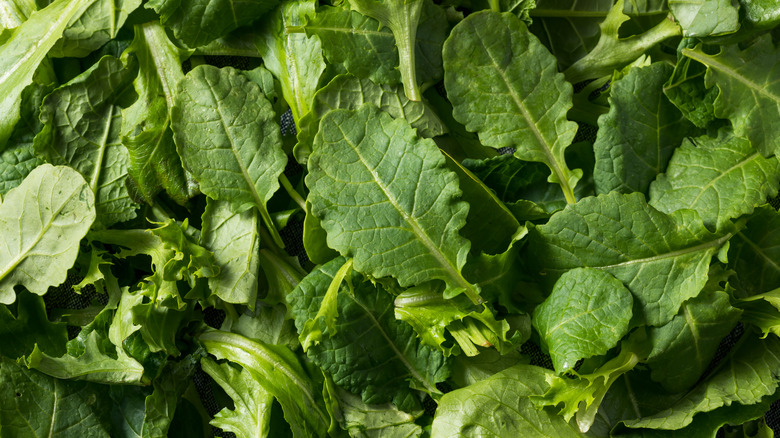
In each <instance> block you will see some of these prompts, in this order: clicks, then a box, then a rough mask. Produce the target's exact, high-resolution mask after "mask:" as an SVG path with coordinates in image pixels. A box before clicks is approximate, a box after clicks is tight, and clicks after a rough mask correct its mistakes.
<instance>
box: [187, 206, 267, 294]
mask: <svg viewBox="0 0 780 438" xmlns="http://www.w3.org/2000/svg"><path fill="white" fill-rule="evenodd" d="M257 226H258V223H257V212H256V211H255V210H247V211H244V212H242V213H236V212H235V211H233V210H232V209H231V208H230V204H228V203H227V202H225V201H214V200H212V199H208V200H207V201H206V210H205V211H204V212H203V230H202V231H201V235H200V243H201V244H202V245H203V247H204V248H206V249H208V250H209V251H211V252H213V253H214V261H215V263H216V264H217V265H219V267H220V272H219V275H217V276H216V277H211V278H209V288H210V289H211V292H212V293H213V294H214V295H216V296H218V297H219V298H221V299H222V300H224V301H226V302H228V303H234V304H245V305H247V306H249V308H250V309H254V307H255V301H256V300H257V283H258V278H259V275H258V274H259V269H260V257H259V253H258V251H259V247H260V235H259V234H258V231H257Z"/></svg>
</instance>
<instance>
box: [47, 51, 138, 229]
mask: <svg viewBox="0 0 780 438" xmlns="http://www.w3.org/2000/svg"><path fill="white" fill-rule="evenodd" d="M135 74H136V69H135V66H134V65H132V64H131V65H124V64H123V63H122V61H120V60H119V59H116V58H113V57H110V56H106V57H103V58H101V60H100V61H99V62H98V63H97V64H95V65H94V66H93V67H92V68H90V69H89V70H87V71H85V72H84V73H82V74H81V75H79V76H78V77H76V78H75V79H73V80H72V81H70V82H68V83H67V84H66V85H64V86H62V87H60V88H58V89H56V90H55V91H53V92H52V93H51V94H49V95H48V96H46V99H44V101H43V105H42V106H41V116H40V117H41V122H42V123H43V130H42V131H41V132H40V133H39V134H38V135H36V136H35V141H34V145H35V152H36V154H38V155H40V156H41V157H43V158H45V159H46V160H47V161H49V162H51V163H52V164H55V165H68V166H71V167H73V168H74V169H76V170H77V171H79V172H80V173H81V174H82V175H83V176H84V178H85V179H86V180H87V183H88V184H89V187H90V189H92V191H93V192H94V193H95V209H96V210H97V214H98V219H97V221H98V222H97V223H98V226H100V227H109V226H111V225H113V224H114V223H116V222H124V221H126V220H129V219H132V218H134V217H135V209H136V206H137V205H136V204H135V202H133V200H132V199H131V198H130V195H129V194H128V192H127V188H126V187H125V179H126V178H127V166H128V161H129V157H128V154H127V150H126V149H125V147H124V146H122V143H121V141H120V136H119V130H120V127H121V126H122V107H123V106H127V104H128V103H129V101H130V99H133V98H134V97H135V96H134V93H133V90H132V88H131V83H132V80H133V78H134V77H135Z"/></svg>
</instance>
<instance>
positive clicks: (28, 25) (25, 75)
mask: <svg viewBox="0 0 780 438" xmlns="http://www.w3.org/2000/svg"><path fill="white" fill-rule="evenodd" d="M94 1H95V0H75V1H74V0H57V1H55V2H54V3H52V4H50V5H49V6H47V7H45V8H44V9H42V10H41V11H38V12H36V13H34V14H32V15H31V16H30V18H29V19H28V20H27V21H25V22H24V23H23V24H22V25H20V26H19V27H17V28H15V29H14V30H13V31H11V32H12V33H11V34H10V36H9V37H8V39H7V40H6V41H5V42H3V44H2V45H1V46H0V71H1V72H3V73H1V74H0V89H2V90H3V93H2V97H0V150H2V149H4V148H5V143H6V141H7V140H8V137H9V136H10V135H11V132H12V131H13V129H14V126H15V125H16V122H18V121H19V104H20V102H21V99H22V91H23V90H24V88H25V87H27V85H29V84H30V83H31V82H32V80H33V74H34V73H35V70H37V69H38V66H39V65H40V64H41V62H43V60H44V59H45V58H46V54H47V53H48V52H49V50H50V49H51V48H52V47H53V46H54V44H55V43H56V42H57V40H59V39H60V37H61V36H62V32H63V31H64V30H65V28H66V27H67V25H68V23H69V22H70V20H71V19H72V18H73V17H75V16H77V15H78V14H80V13H81V12H82V11H83V10H84V9H85V8H86V7H88V6H89V5H90V4H92V2H94Z"/></svg>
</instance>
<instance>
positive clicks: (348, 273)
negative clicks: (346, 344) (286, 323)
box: [290, 257, 354, 351]
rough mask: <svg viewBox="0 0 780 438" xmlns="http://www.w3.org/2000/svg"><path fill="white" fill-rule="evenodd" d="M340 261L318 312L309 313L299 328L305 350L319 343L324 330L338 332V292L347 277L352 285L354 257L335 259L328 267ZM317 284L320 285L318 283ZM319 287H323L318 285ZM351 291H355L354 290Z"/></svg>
mask: <svg viewBox="0 0 780 438" xmlns="http://www.w3.org/2000/svg"><path fill="white" fill-rule="evenodd" d="M338 263H342V265H341V267H340V268H339V270H338V271H336V273H335V274H333V279H332V280H331V282H330V284H329V285H328V287H327V289H326V291H325V294H324V295H323V296H322V300H321V301H320V307H319V309H318V310H317V313H316V314H315V315H314V316H311V315H307V316H306V318H307V320H306V322H305V323H304V324H303V327H301V328H300V329H299V330H298V331H299V332H300V333H301V335H300V337H299V339H300V341H301V347H302V348H303V351H307V350H308V349H309V346H311V345H316V344H319V342H320V341H321V340H322V335H323V332H327V333H328V335H329V336H333V335H335V334H336V333H337V332H338V327H336V320H337V319H338V317H339V308H338V293H339V289H341V284H342V283H343V282H344V280H345V279H347V278H348V280H347V282H348V283H347V284H348V285H349V286H350V287H352V286H351V282H352V280H351V279H352V259H346V260H345V259H344V258H343V257H341V258H339V259H334V262H333V264H330V265H328V267H332V266H336V264H338ZM323 269H326V267H323ZM316 286H320V285H319V284H318V285H316ZM318 289H321V288H319V287H318ZM319 292H321V290H317V291H315V293H317V294H319ZM351 292H352V293H354V291H351ZM290 299H295V295H292V296H291V297H290ZM293 312H294V310H293Z"/></svg>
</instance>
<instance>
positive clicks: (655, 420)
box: [624, 334, 780, 430]
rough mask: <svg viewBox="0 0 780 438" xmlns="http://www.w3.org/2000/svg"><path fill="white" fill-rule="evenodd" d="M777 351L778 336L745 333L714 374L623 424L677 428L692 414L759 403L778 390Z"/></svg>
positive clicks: (779, 368) (779, 360)
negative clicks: (662, 406) (662, 407)
mask: <svg viewBox="0 0 780 438" xmlns="http://www.w3.org/2000/svg"><path fill="white" fill-rule="evenodd" d="M779 352H780V339H778V338H777V337H775V336H770V337H767V338H766V339H758V338H757V337H755V336H754V335H752V334H745V335H744V337H743V339H741V340H740V342H739V344H738V345H737V346H735V347H734V349H732V351H731V352H730V353H729V356H728V357H727V358H726V359H724V360H723V362H721V364H720V366H719V367H718V368H717V369H716V370H715V371H714V372H713V374H711V375H710V376H709V377H708V378H707V379H706V380H704V381H702V382H701V383H700V384H698V385H696V386H695V387H693V389H691V390H690V391H688V392H687V393H686V394H685V396H683V397H682V398H681V399H680V400H679V401H677V402H676V403H674V404H673V405H672V406H671V407H669V408H668V409H665V410H662V411H660V412H658V413H656V414H654V415H649V416H645V417H643V418H641V419H637V420H629V421H625V422H624V424H625V425H626V426H628V427H630V428H652V429H664V430H676V429H681V428H683V427H685V426H687V425H689V424H691V422H692V421H693V418H694V415H696V414H698V413H700V412H711V411H713V410H715V409H717V408H720V407H721V406H728V405H730V404H732V403H740V404H742V405H751V404H754V403H758V402H760V401H761V399H762V398H763V397H765V396H768V395H771V394H773V393H774V392H775V390H776V389H777V384H778V382H777V377H776V376H777V375H778V374H779V373H780V354H779Z"/></svg>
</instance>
